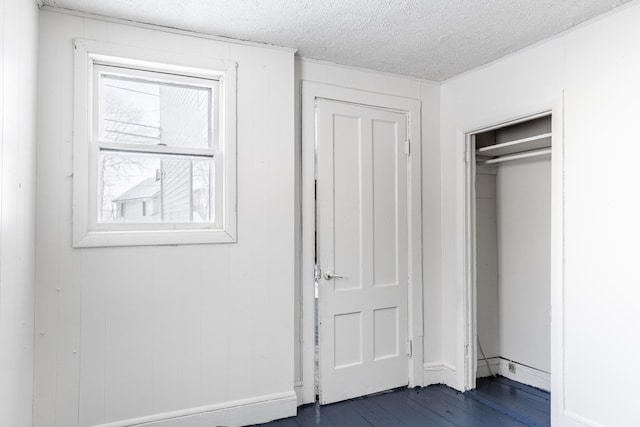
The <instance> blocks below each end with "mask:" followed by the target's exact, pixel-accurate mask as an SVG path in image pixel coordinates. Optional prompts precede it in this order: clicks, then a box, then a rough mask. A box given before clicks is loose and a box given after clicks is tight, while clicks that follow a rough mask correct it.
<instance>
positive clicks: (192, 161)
mask: <svg viewBox="0 0 640 427" xmlns="http://www.w3.org/2000/svg"><path fill="white" fill-rule="evenodd" d="M75 49H76V56H75V70H76V75H75V91H76V92H75V95H74V103H75V105H74V110H75V116H74V119H75V124H74V130H75V132H74V133H75V135H74V246H76V247H84V246H116V245H157V244H181V243H185V244H186V243H224V242H233V241H235V70H236V68H235V65H232V66H228V65H227V64H224V63H221V62H219V61H211V60H205V61H204V63H203V60H202V59H201V58H195V59H194V58H191V59H188V58H187V59H185V58H184V57H183V56H180V63H177V64H174V63H172V61H171V56H170V55H168V54H167V55H165V54H159V53H157V52H155V53H154V52H152V53H150V52H148V51H141V50H138V49H135V48H126V47H122V46H114V45H108V44H102V43H96V42H89V41H81V40H77V41H75ZM212 62H213V63H212ZM167 64H171V65H167Z"/></svg>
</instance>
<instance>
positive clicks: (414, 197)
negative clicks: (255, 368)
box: [296, 81, 424, 404]
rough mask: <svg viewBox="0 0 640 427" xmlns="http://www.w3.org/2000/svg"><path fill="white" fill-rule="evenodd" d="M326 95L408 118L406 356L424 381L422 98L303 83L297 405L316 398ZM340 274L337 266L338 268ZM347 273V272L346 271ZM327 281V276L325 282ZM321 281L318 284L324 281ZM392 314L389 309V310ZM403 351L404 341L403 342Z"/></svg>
mask: <svg viewBox="0 0 640 427" xmlns="http://www.w3.org/2000/svg"><path fill="white" fill-rule="evenodd" d="M323 100H333V101H341V102H344V103H349V104H359V105H361V106H366V107H373V108H377V109H382V110H387V111H394V112H396V113H399V114H401V115H404V116H405V117H406V120H407V129H408V130H407V139H408V140H409V141H410V142H411V145H410V150H409V151H410V154H409V155H408V156H407V177H408V178H407V189H406V194H407V204H406V205H407V207H406V209H407V210H406V216H407V234H408V240H407V242H406V246H407V265H408V267H407V272H408V283H407V292H408V296H407V299H408V305H407V318H408V322H407V329H406V331H407V338H408V340H409V341H410V342H411V343H412V346H411V347H412V356H411V357H409V358H408V359H407V365H408V374H407V375H405V381H404V383H405V384H406V381H407V376H408V382H409V386H410V387H413V386H419V385H422V384H423V366H422V365H423V357H422V355H423V321H424V318H423V289H422V192H421V179H422V176H421V156H422V154H421V145H420V138H421V127H420V124H421V102H420V100H419V99H415V98H406V97H402V96H394V95H388V94H383V93H374V92H367V91H363V90H357V89H350V88H345V87H340V86H334V85H330V84H324V83H318V82H310V81H303V82H302V96H301V106H302V115H301V119H302V134H301V137H302V144H301V156H300V161H301V168H300V176H301V183H302V185H301V194H300V196H301V205H300V206H301V230H300V231H301V239H302V240H301V249H302V251H301V256H300V274H301V276H300V283H301V285H300V286H301V292H300V301H299V303H300V325H301V328H300V329H301V333H300V335H299V336H298V337H297V342H298V344H297V345H299V346H300V349H301V352H300V366H301V369H300V377H299V380H298V382H297V383H296V393H297V394H298V404H303V403H311V402H314V401H315V397H316V395H315V388H314V384H315V375H314V365H315V362H314V360H315V347H316V346H315V339H314V337H315V332H314V325H315V315H314V313H315V308H314V306H315V304H314V301H315V296H314V295H315V291H314V288H315V286H314V282H315V280H314V272H315V270H314V265H315V258H316V232H317V231H318V232H319V230H316V215H319V214H320V213H319V212H316V175H317V174H318V173H319V171H318V170H317V169H316V105H317V104H318V103H320V102H322V101H323ZM334 272H335V273H336V274H339V273H340V272H338V271H337V270H336V271H334ZM343 275H344V274H343ZM323 282H324V281H323ZM325 284H326V283H322V284H321V285H320V286H321V287H322V286H324V285H325ZM387 314H388V313H387ZM343 320H345V319H343ZM400 346H401V349H402V350H404V349H405V348H404V344H401V345H400Z"/></svg>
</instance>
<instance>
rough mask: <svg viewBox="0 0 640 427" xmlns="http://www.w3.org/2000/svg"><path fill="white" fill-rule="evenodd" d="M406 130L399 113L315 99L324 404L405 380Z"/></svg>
mask: <svg viewBox="0 0 640 427" xmlns="http://www.w3.org/2000/svg"><path fill="white" fill-rule="evenodd" d="M406 132H407V118H406V115H405V114H402V113H399V112H393V111H388V110H383V109H379V108H375V107H369V106H363V105H356V104H349V103H342V102H335V101H329V100H319V101H318V103H317V106H316V138H317V161H318V166H317V168H318V169H317V170H318V176H317V178H318V187H317V188H318V194H317V215H318V217H317V230H318V235H317V245H318V247H317V253H318V263H319V264H320V268H321V271H322V273H323V274H322V276H323V277H322V278H321V279H320V286H319V299H320V300H319V369H320V372H319V374H320V375H319V378H320V402H321V403H322V404H325V403H331V402H335V401H339V400H344V399H349V398H352V397H356V396H361V395H364V394H369V393H374V392H377V391H382V390H387V389H390V388H394V387H399V386H403V385H406V384H407V382H408V356H407V352H406V342H407V285H408V259H407V245H408V243H407V242H408V239H407V157H406V155H405V152H404V149H405V148H404V147H405V140H406V138H407V135H406ZM328 273H329V274H330V273H334V274H335V275H339V276H341V277H338V276H334V277H331V276H330V275H327V274H328Z"/></svg>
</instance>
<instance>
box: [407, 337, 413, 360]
mask: <svg viewBox="0 0 640 427" xmlns="http://www.w3.org/2000/svg"><path fill="white" fill-rule="evenodd" d="M407 356H409V357H413V340H408V341H407Z"/></svg>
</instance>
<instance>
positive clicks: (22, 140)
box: [0, 0, 38, 427]
mask: <svg viewBox="0 0 640 427" xmlns="http://www.w3.org/2000/svg"><path fill="white" fill-rule="evenodd" d="M37 25H38V8H37V6H36V3H35V2H34V1H24V0H0V426H11V427H30V426H31V421H32V411H31V409H32V403H33V334H34V323H33V302H34V263H35V209H36V208H35V201H36V199H35V196H36V169H35V166H36V153H35V147H36V133H35V127H36V126H35V123H36V68H37V62H36V61H37V50H38V49H37V40H38V27H37Z"/></svg>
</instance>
